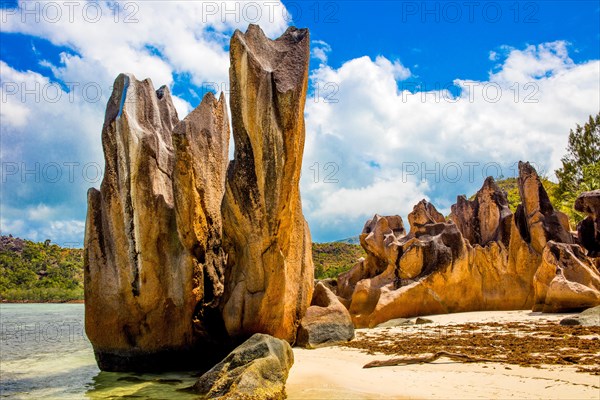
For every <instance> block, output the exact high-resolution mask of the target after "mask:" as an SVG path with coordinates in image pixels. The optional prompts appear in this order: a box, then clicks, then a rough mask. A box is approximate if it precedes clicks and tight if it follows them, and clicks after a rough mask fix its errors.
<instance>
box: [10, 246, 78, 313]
mask: <svg viewBox="0 0 600 400" xmlns="http://www.w3.org/2000/svg"><path fill="white" fill-rule="evenodd" d="M0 298H1V299H2V300H3V301H41V302H43V301H68V300H80V299H83V250H82V249H68V248H62V247H60V246H58V245H55V244H51V243H50V241H49V240H46V241H45V242H44V243H35V242H31V241H29V240H22V239H19V238H13V237H12V236H1V237H0Z"/></svg>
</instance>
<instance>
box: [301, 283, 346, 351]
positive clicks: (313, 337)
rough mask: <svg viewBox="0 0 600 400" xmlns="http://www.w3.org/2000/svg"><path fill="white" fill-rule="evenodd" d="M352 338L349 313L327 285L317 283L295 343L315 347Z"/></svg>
mask: <svg viewBox="0 0 600 400" xmlns="http://www.w3.org/2000/svg"><path fill="white" fill-rule="evenodd" d="M353 338H354V325H353V324H352V318H350V313H349V312H348V310H347V309H346V307H344V305H343V304H342V303H340V301H339V300H338V298H337V297H336V295H335V294H333V292H332V291H331V290H329V289H328V288H327V286H325V285H324V284H323V283H321V282H319V283H317V285H316V286H315V291H314V293H313V298H312V302H311V305H310V307H308V309H307V310H306V315H305V316H304V318H302V321H301V323H300V327H299V328H298V336H297V339H296V345H298V346H301V347H307V348H315V347H322V346H329V345H333V344H336V343H340V342H347V341H348V340H352V339H353Z"/></svg>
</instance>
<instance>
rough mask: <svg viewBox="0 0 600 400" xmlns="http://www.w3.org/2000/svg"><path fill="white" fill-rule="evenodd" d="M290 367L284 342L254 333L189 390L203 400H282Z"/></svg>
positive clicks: (290, 355) (291, 356) (291, 355)
mask: <svg viewBox="0 0 600 400" xmlns="http://www.w3.org/2000/svg"><path fill="white" fill-rule="evenodd" d="M293 364H294V353H293V351H292V348H291V347H290V345H289V344H288V343H287V342H286V341H284V340H280V339H276V338H274V337H272V336H269V335H265V334H261V333H257V334H254V335H253V336H252V337H251V338H250V339H248V340H246V341H245V342H244V343H242V344H241V345H239V346H238V347H236V348H235V349H234V350H233V351H232V352H231V353H230V354H229V355H228V356H227V357H225V358H224V359H223V361H221V362H220V363H218V364H217V365H215V366H214V367H213V368H212V369H211V370H209V371H208V372H206V373H205V374H204V375H202V376H201V377H200V378H199V379H198V381H197V382H196V384H195V385H194V386H193V390H194V391H195V392H197V393H198V394H200V395H201V396H202V398H207V399H223V400H224V399H240V400H244V399H247V400H263V399H264V400H278V399H285V398H286V395H285V382H286V380H287V377H288V372H289V370H290V368H291V367H292V365H293Z"/></svg>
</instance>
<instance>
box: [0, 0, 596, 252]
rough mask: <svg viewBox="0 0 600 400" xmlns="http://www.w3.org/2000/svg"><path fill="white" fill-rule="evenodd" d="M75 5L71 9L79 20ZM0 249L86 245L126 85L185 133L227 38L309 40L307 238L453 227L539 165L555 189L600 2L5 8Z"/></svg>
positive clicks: (590, 105)
mask: <svg viewBox="0 0 600 400" xmlns="http://www.w3.org/2000/svg"><path fill="white" fill-rule="evenodd" d="M68 4H72V5H68ZM1 18H2V19H1V25H0V26H1V30H0V83H1V87H0V95H1V97H2V98H1V103H0V106H1V108H0V117H1V120H0V124H1V126H0V128H1V134H2V137H1V143H0V144H1V148H0V157H1V162H2V169H1V171H2V177H1V179H2V181H1V182H2V193H1V199H0V206H1V208H0V229H1V230H2V233H3V234H8V233H12V234H13V235H17V236H21V237H26V238H30V239H33V240H40V241H41V240H45V239H46V238H50V239H51V240H53V241H54V242H56V243H60V244H63V245H69V246H81V244H82V242H83V228H84V223H85V212H86V190H87V188H88V187H90V186H96V187H98V186H99V184H100V180H101V177H102V175H101V174H102V169H103V166H104V162H103V157H102V149H101V143H100V132H101V128H102V121H103V113H104V106H105V104H106V101H107V99H108V96H109V94H110V87H111V84H112V81H113V80H114V78H115V77H116V75H117V74H118V73H119V72H132V73H134V74H135V75H136V76H137V77H138V79H143V78H146V77H150V78H151V79H152V81H153V82H154V85H155V87H157V88H158V87H159V86H161V85H163V84H167V85H169V86H170V87H171V88H172V91H173V93H174V94H175V95H176V98H175V101H176V107H177V109H178V111H179V113H180V118H183V117H184V116H185V114H186V113H187V112H189V111H190V110H191V109H193V108H194V107H196V106H197V105H198V104H199V102H200V100H201V96H202V95H203V94H204V93H205V92H206V91H209V90H210V91H220V90H223V91H225V92H227V90H228V62H229V60H228V54H227V50H228V40H229V37H230V35H231V33H232V32H233V31H234V30H235V29H242V30H245V29H246V27H247V25H248V23H249V22H253V23H259V24H260V25H261V27H262V28H263V29H264V30H265V32H266V33H267V34H268V35H269V36H270V37H273V38H274V37H277V36H278V35H280V34H281V33H282V32H283V31H284V30H285V29H286V27H287V26H289V25H297V26H300V27H308V28H310V31H311V40H312V58H311V69H310V76H311V85H310V89H309V96H308V98H307V104H306V112H305V117H306V126H307V132H306V148H305V156H304V166H303V170H302V180H301V190H302V194H303V207H304V212H305V216H306V218H307V220H308V222H309V225H310V227H311V233H312V236H313V240H315V241H330V240H336V239H341V238H345V237H350V236H354V235H357V234H358V233H360V231H361V229H362V226H363V224H364V222H365V221H366V220H367V219H368V218H369V217H370V216H372V215H373V214H374V213H376V212H377V213H381V214H399V215H402V216H403V217H405V216H406V215H407V214H408V212H410V210H411V209H412V206H413V205H414V204H416V203H417V202H418V201H419V200H420V199H422V198H426V199H429V200H430V201H432V202H433V203H434V204H435V205H436V207H438V209H440V210H441V211H442V212H444V213H448V212H449V208H450V205H451V204H452V203H454V202H455V199H456V195H458V194H462V193H468V194H470V193H473V192H474V191H476V190H477V189H478V187H479V186H480V185H481V184H482V182H483V179H484V177H485V176H487V175H492V176H496V177H498V176H514V174H515V163H516V162H518V161H519V160H529V161H532V162H533V163H535V165H537V166H538V169H539V170H540V172H542V173H543V174H546V175H548V176H549V177H550V178H553V170H554V169H555V168H557V167H558V166H559V164H560V157H561V156H562V155H563V153H564V149H565V146H566V138H567V135H568V131H569V129H570V128H572V127H574V126H575V124H576V123H582V122H585V120H586V119H587V116H588V115H590V114H596V113H597V112H598V111H599V110H600V61H599V60H600V3H599V2H598V1H578V2H572V1H570V2H566V1H535V2H533V1H523V2H514V1H507V2H504V1H501V2H498V1H479V2H421V1H417V2H413V1H374V2H373V1H372V2H367V1H341V2H334V1H321V2H314V1H308V2H288V1H284V2H283V3H279V2H276V1H246V2H228V3H227V4H225V3H223V2H206V1H205V2H200V1H187V2H166V1H153V2H134V1H121V2H104V1H98V2H94V3H87V2H85V1H82V2H75V3H68V2H60V1H59V2H36V1H28V2H5V1H3V2H2V14H1Z"/></svg>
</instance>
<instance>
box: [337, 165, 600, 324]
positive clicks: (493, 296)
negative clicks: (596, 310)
mask: <svg viewBox="0 0 600 400" xmlns="http://www.w3.org/2000/svg"><path fill="white" fill-rule="evenodd" d="M518 185H519V193H520V196H521V204H520V205H519V206H518V207H517V209H516V212H515V213H514V214H513V213H512V212H511V211H510V209H509V207H508V201H507V198H506V193H505V192H504V191H502V190H501V189H500V188H499V187H498V186H497V185H496V184H495V182H494V180H493V178H491V177H490V178H487V179H486V180H485V182H484V184H483V187H482V188H481V189H480V190H479V191H478V192H477V194H476V196H475V198H474V199H473V200H467V199H466V198H465V197H464V196H459V197H458V199H457V203H456V204H454V205H453V206H452V213H451V214H450V216H449V218H448V220H446V218H444V216H443V215H442V214H441V213H439V212H438V211H437V210H436V209H435V207H434V206H433V205H432V204H430V203H428V202H427V201H425V200H422V201H421V202H419V203H418V204H417V205H415V206H414V208H413V211H412V212H411V213H410V214H409V215H408V220H409V223H410V232H409V233H408V234H407V233H406V230H405V228H404V225H403V221H402V218H401V217H399V216H388V217H382V216H379V215H375V217H374V218H373V219H371V220H369V221H368V222H367V223H366V225H365V227H364V229H363V232H362V234H361V235H360V242H361V245H362V247H363V248H364V249H365V251H366V252H367V257H366V258H365V259H361V260H359V262H358V263H357V264H356V265H355V266H354V267H353V268H352V269H351V270H350V271H348V272H346V273H343V274H341V275H340V276H339V277H338V279H337V282H331V283H332V287H333V288H334V290H335V291H336V294H337V296H338V298H339V299H340V300H341V301H342V303H344V304H345V305H346V307H347V308H348V310H349V311H350V314H351V317H352V320H353V322H354V325H355V326H356V327H374V326H376V325H378V324H381V323H383V322H385V321H388V320H390V319H393V318H400V317H412V316H418V315H428V314H445V313H452V312H461V311H483V310H521V309H533V310H534V311H542V312H565V311H574V310H581V309H584V308H588V307H593V306H596V305H599V304H600V273H599V271H598V268H599V267H600V258H599V257H598V255H599V253H598V251H597V249H598V244H599V243H600V241H599V239H600V236H599V232H600V220H599V216H600V191H594V192H587V193H584V194H582V195H581V196H580V197H579V198H578V199H577V202H576V205H575V207H576V209H577V210H579V211H582V212H587V213H588V214H589V216H588V218H586V219H585V220H584V221H583V222H581V223H580V224H579V226H578V232H571V230H570V225H569V220H568V217H567V216H566V215H565V214H563V213H561V212H559V211H557V210H555V209H554V208H553V206H552V204H551V202H550V200H549V198H548V195H547V193H546V190H545V189H544V187H543V185H542V183H541V181H540V179H539V177H538V175H537V172H536V171H535V169H534V168H533V167H532V166H531V165H530V164H529V163H519V179H518Z"/></svg>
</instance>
